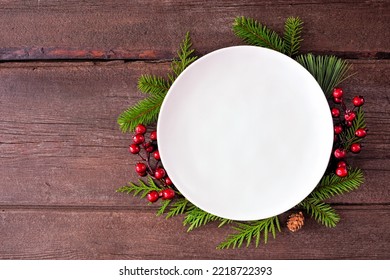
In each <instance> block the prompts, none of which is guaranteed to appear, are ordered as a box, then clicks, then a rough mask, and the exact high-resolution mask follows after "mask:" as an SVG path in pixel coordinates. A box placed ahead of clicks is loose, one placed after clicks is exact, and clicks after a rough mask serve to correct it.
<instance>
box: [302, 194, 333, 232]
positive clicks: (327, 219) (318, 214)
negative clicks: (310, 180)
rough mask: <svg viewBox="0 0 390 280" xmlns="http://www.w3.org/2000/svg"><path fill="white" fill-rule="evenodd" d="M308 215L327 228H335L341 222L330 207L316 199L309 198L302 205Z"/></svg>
mask: <svg viewBox="0 0 390 280" xmlns="http://www.w3.org/2000/svg"><path fill="white" fill-rule="evenodd" d="M299 205H300V206H302V207H303V208H304V209H305V210H306V212H307V213H308V214H310V215H311V216H312V217H314V219H315V220H316V221H317V222H318V223H321V224H323V225H324V226H326V227H335V226H336V224H337V223H338V222H339V221H340V216H339V215H338V214H337V213H336V211H335V210H334V209H333V208H332V207H331V206H330V205H329V204H326V203H324V202H322V201H321V200H318V199H317V198H314V197H308V198H306V199H305V200H303V201H302V202H301V203H300V204H299Z"/></svg>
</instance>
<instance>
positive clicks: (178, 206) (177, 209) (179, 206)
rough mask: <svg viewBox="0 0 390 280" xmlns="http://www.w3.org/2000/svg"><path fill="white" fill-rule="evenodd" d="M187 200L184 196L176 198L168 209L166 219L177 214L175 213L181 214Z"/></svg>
mask: <svg viewBox="0 0 390 280" xmlns="http://www.w3.org/2000/svg"><path fill="white" fill-rule="evenodd" d="M188 203H189V201H188V200H187V199H185V198H180V199H178V200H177V201H176V202H175V203H174V204H173V205H172V206H171V208H170V209H169V212H168V214H167V217H166V218H167V219H169V218H171V217H173V216H177V215H180V214H183V213H184V211H185V210H186V208H187V205H188Z"/></svg>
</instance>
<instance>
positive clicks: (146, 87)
mask: <svg viewBox="0 0 390 280" xmlns="http://www.w3.org/2000/svg"><path fill="white" fill-rule="evenodd" d="M170 86H171V84H170V83H169V82H168V81H166V80H165V79H164V78H163V77H159V76H155V75H142V76H141V77H140V78H139V79H138V89H139V90H140V91H141V92H143V93H148V94H158V95H164V96H165V94H167V92H168V90H169V87H170Z"/></svg>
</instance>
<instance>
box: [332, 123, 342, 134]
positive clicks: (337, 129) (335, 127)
mask: <svg viewBox="0 0 390 280" xmlns="http://www.w3.org/2000/svg"><path fill="white" fill-rule="evenodd" d="M341 132H343V127H342V126H341V125H335V126H334V134H340V133H341Z"/></svg>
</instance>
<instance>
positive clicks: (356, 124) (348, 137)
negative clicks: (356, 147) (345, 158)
mask: <svg viewBox="0 0 390 280" xmlns="http://www.w3.org/2000/svg"><path fill="white" fill-rule="evenodd" d="M359 128H366V120H365V118H364V111H363V109H362V107H360V108H359V109H358V110H357V111H356V118H355V120H354V121H353V122H352V126H351V127H349V128H348V129H347V130H346V131H343V132H342V133H341V134H340V139H341V144H342V145H343V146H344V148H345V149H349V147H351V145H352V144H353V143H358V142H360V141H362V140H363V138H359V137H357V136H356V135H355V132H356V130H358V129H359Z"/></svg>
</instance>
